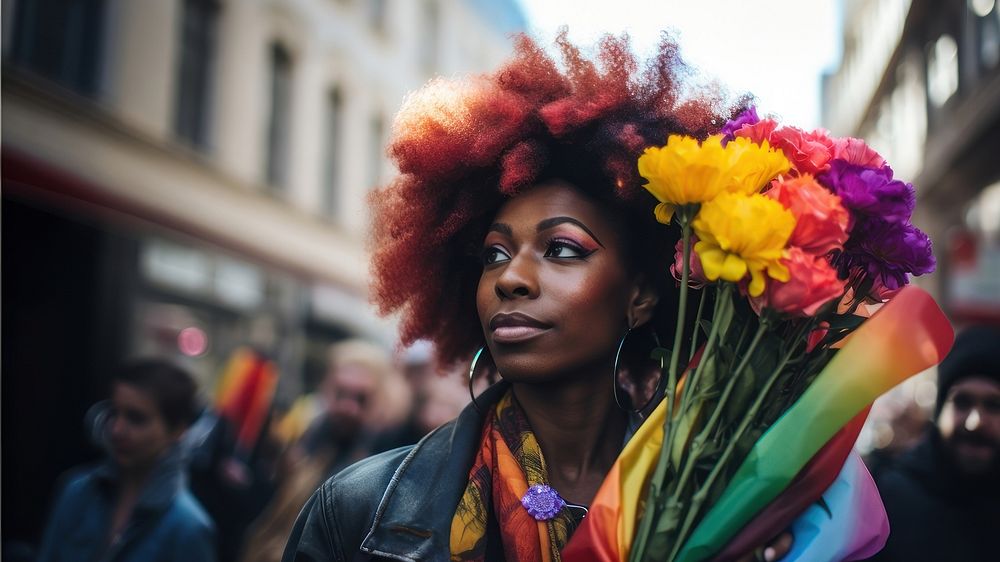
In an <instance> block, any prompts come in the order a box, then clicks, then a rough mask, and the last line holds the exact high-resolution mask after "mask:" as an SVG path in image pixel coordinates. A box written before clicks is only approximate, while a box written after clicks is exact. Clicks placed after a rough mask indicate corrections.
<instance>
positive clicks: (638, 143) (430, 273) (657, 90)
mask: <svg viewBox="0 0 1000 562" xmlns="http://www.w3.org/2000/svg"><path fill="white" fill-rule="evenodd" d="M556 45H557V47H558V51H559V52H560V53H561V57H562V65H561V66H560V64H559V63H558V62H557V61H556V60H555V59H554V58H553V57H551V56H550V55H548V54H547V53H546V52H544V51H543V49H542V48H540V47H539V45H538V44H537V43H536V42H535V41H533V40H532V39H530V38H528V37H527V36H524V35H521V36H518V37H516V38H515V54H514V56H513V58H512V59H511V60H510V61H509V62H508V63H507V64H506V65H505V66H503V67H502V68H500V70H498V71H497V72H495V73H494V74H491V75H482V76H475V77H470V78H465V79H462V80H445V79H436V80H433V81H431V82H430V83H429V84H427V85H426V86H424V87H423V88H422V89H421V90H419V91H417V92H415V93H413V94H411V95H410V96H409V97H408V98H407V100H406V101H405V102H404V104H403V107H402V109H401V110H400V112H399V114H398V115H397V117H396V120H395V123H394V125H393V133H392V140H391V142H390V144H389V148H388V152H389V155H390V157H391V158H392V159H393V160H394V161H395V163H396V165H397V166H398V169H399V172H400V174H399V175H398V176H397V177H396V178H395V179H394V180H393V181H392V182H391V183H390V184H389V185H388V186H386V187H384V188H382V189H379V190H377V191H375V192H373V194H372V196H371V201H370V202H371V204H372V209H373V219H374V231H373V232H374V236H373V240H372V242H373V245H374V247H373V262H372V275H373V286H372V297H373V301H374V303H375V304H376V305H377V306H378V308H379V311H380V312H381V313H382V314H390V313H397V312H398V313H401V325H400V338H401V340H402V343H404V344H408V343H411V342H413V341H415V340H417V339H424V338H425V339H430V340H432V341H434V342H435V344H436V347H437V354H438V360H439V361H441V362H443V363H450V362H453V361H457V360H460V359H463V358H465V357H468V356H469V355H470V354H471V353H472V352H473V351H474V350H475V349H476V348H478V347H479V346H481V345H482V342H483V339H484V338H483V335H482V330H481V328H480V325H479V321H478V318H477V315H476V304H475V303H476V300H475V295H476V286H477V283H478V280H479V276H480V274H481V271H482V265H481V263H480V261H479V259H478V254H479V252H480V251H481V248H480V246H481V244H482V240H483V236H484V233H485V232H486V229H487V227H488V225H489V222H490V221H491V220H492V219H493V217H494V216H495V214H496V212H497V210H498V209H499V207H500V206H501V205H502V204H503V202H504V201H506V200H507V199H509V198H511V197H513V196H515V195H516V194H517V193H518V192H520V191H521V190H523V189H525V188H526V187H529V186H531V185H535V184H537V183H540V182H542V181H545V180H546V179H554V178H559V179H562V180H565V181H568V182H569V183H571V184H573V185H575V186H577V187H578V188H580V189H581V190H582V191H583V192H585V193H586V194H587V195H589V196H591V197H592V198H594V199H596V200H598V201H599V202H600V203H601V204H602V205H603V204H606V205H607V206H608V208H609V209H612V210H615V211H616V212H614V213H611V215H612V220H616V219H615V218H614V217H617V220H621V221H622V228H623V229H624V230H625V231H626V234H628V235H630V236H628V238H629V243H628V244H626V251H627V253H634V254H637V255H645V256H649V255H656V256H658V259H657V260H654V261H655V263H656V267H658V268H659V269H658V273H657V274H656V276H657V278H665V277H667V276H666V275H664V272H665V271H666V267H665V264H666V263H667V261H666V260H668V259H670V257H671V256H672V253H673V252H672V241H671V240H668V239H667V237H665V236H664V235H663V229H660V231H659V235H653V234H652V233H651V231H650V228H653V227H654V226H653V225H652V224H650V223H652V222H653V221H652V208H653V205H654V204H655V200H654V199H653V198H652V197H651V196H650V195H648V194H647V193H646V192H645V190H643V189H642V187H641V186H642V179H641V177H640V176H639V174H638V170H637V168H636V160H637V158H638V157H639V155H640V154H641V153H642V151H643V150H644V149H645V148H646V147H648V146H652V145H659V144H663V143H664V142H665V141H666V138H667V136H668V135H669V134H671V133H681V134H688V135H692V136H695V137H697V138H705V137H706V136H708V135H709V134H711V133H712V132H715V131H716V130H718V129H719V128H721V126H722V124H723V123H724V122H725V121H726V120H727V119H729V118H731V117H732V116H733V115H735V114H736V112H737V111H738V110H739V109H741V108H742V107H743V106H744V105H745V104H746V100H745V99H744V100H738V101H737V103H729V104H727V103H726V102H725V101H724V100H725V94H724V93H723V91H722V90H721V89H710V88H703V89H701V90H698V91H697V95H696V96H693V97H692V96H691V95H685V93H690V92H691V91H692V90H691V83H690V81H689V80H688V79H689V78H690V77H691V76H692V74H693V72H692V69H691V68H690V67H689V66H687V65H686V64H685V63H684V62H683V60H682V59H681V58H680V56H679V48H678V46H677V44H676V42H674V41H673V40H672V39H671V38H670V37H669V36H668V35H666V34H664V35H663V37H662V39H661V42H660V45H659V51H658V54H657V55H656V56H655V57H653V58H652V59H651V60H650V61H649V62H648V64H647V66H646V68H644V69H640V68H639V67H640V63H639V61H638V60H637V59H636V57H635V55H634V54H633V53H632V51H631V48H630V46H629V41H628V38H627V37H614V36H606V37H604V38H603V39H602V40H601V42H600V43H599V45H598V49H597V56H596V60H589V59H588V58H587V57H585V56H584V55H583V53H582V52H581V51H580V49H579V48H577V47H576V46H575V45H573V44H571V43H570V42H569V41H568V39H567V37H566V31H565V30H564V31H563V32H562V33H560V35H559V36H558V37H557V39H556ZM637 221H638V222H637ZM651 244H652V245H654V246H655V248H653V247H651V246H650V245H651ZM648 252H654V254H649V253H648ZM641 261H642V263H647V264H648V263H649V262H650V260H648V259H646V260H641ZM626 263H634V264H637V265H639V264H640V260H638V259H631V260H629V259H627V260H626ZM671 292H672V291H671Z"/></svg>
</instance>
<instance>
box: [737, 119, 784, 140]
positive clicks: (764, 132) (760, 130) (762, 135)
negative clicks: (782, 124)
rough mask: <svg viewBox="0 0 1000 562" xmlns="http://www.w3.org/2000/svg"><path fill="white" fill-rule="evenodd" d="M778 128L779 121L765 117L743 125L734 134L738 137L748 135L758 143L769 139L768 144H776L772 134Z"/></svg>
mask: <svg viewBox="0 0 1000 562" xmlns="http://www.w3.org/2000/svg"><path fill="white" fill-rule="evenodd" d="M777 128H778V123H777V122H775V121H774V119H763V120H761V121H758V122H756V123H753V124H749V125H743V126H742V127H740V128H739V129H737V130H736V132H735V133H733V134H734V135H736V136H737V137H746V138H748V139H750V140H752V141H753V142H755V143H757V144H761V143H762V142H764V141H767V143H768V144H770V145H771V146H774V139H773V138H772V137H771V135H772V134H773V133H774V130H775V129H777Z"/></svg>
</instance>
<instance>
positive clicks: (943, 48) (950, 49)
mask: <svg viewBox="0 0 1000 562" xmlns="http://www.w3.org/2000/svg"><path fill="white" fill-rule="evenodd" d="M957 91H958V43H956V42H955V39H954V38H952V36H951V35H942V36H941V37H938V39H937V41H935V42H934V43H932V44H931V48H930V53H929V54H928V57H927V97H928V98H929V99H930V100H931V103H933V104H934V105H935V106H937V107H941V106H942V105H944V104H945V102H946V101H948V100H949V99H950V98H951V96H953V95H954V94H955V92H957Z"/></svg>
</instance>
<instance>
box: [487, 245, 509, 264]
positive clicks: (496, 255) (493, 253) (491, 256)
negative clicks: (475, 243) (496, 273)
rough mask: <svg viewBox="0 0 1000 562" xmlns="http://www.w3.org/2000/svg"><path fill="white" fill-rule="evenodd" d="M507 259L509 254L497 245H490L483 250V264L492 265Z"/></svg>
mask: <svg viewBox="0 0 1000 562" xmlns="http://www.w3.org/2000/svg"><path fill="white" fill-rule="evenodd" d="M509 259H510V256H508V255H507V253H506V252H504V251H503V250H502V249H500V248H498V247H497V246H490V247H489V248H486V249H485V250H483V265H493V264H495V263H500V262H504V261H508V260H509Z"/></svg>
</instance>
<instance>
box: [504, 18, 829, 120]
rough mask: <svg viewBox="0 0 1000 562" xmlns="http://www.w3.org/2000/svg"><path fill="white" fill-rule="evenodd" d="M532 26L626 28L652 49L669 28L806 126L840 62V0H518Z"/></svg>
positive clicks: (585, 33)
mask: <svg viewBox="0 0 1000 562" xmlns="http://www.w3.org/2000/svg"><path fill="white" fill-rule="evenodd" d="M519 1H520V3H521V5H522V7H523V8H524V12H525V15H526V16H527V18H528V25H529V31H530V32H531V33H533V34H535V35H536V36H537V37H540V38H542V39H546V40H548V41H549V42H551V39H552V38H553V37H555V34H556V32H557V30H558V29H559V27H560V26H562V25H567V26H569V35H570V38H571V39H572V40H573V41H574V42H575V43H577V44H579V45H592V44H594V42H595V40H596V39H597V38H599V37H600V36H601V35H602V34H604V33H607V32H611V33H616V34H617V33H621V32H627V33H628V34H629V36H630V37H631V39H632V43H633V45H634V47H635V49H636V51H637V52H638V53H640V54H641V55H644V56H645V55H648V54H650V53H652V52H654V47H655V45H656V43H657V40H658V38H659V36H660V31H661V30H664V29H667V30H671V31H673V32H675V34H676V35H677V37H678V38H679V42H680V45H681V52H682V54H683V55H684V57H685V58H686V59H687V60H688V61H689V62H691V63H693V64H694V65H695V66H697V67H698V68H699V69H701V71H702V72H704V73H706V74H708V75H709V76H713V77H716V78H718V79H719V80H720V81H721V82H722V83H724V84H726V85H728V86H729V88H730V90H731V91H732V92H734V93H738V92H745V91H749V92H751V93H753V94H754V95H755V96H757V100H758V110H759V112H760V113H761V115H762V116H763V115H764V114H774V115H776V116H778V117H780V119H781V121H782V122H783V123H787V124H790V125H796V126H798V127H802V128H807V129H809V128H814V127H819V126H821V122H820V78H821V76H822V74H823V72H824V71H825V70H833V69H835V68H836V67H837V64H838V61H839V58H840V41H841V31H840V28H841V23H840V20H841V17H840V9H841V8H840V2H839V1H838V0H742V1H741V0H703V1H694V0H519Z"/></svg>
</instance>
